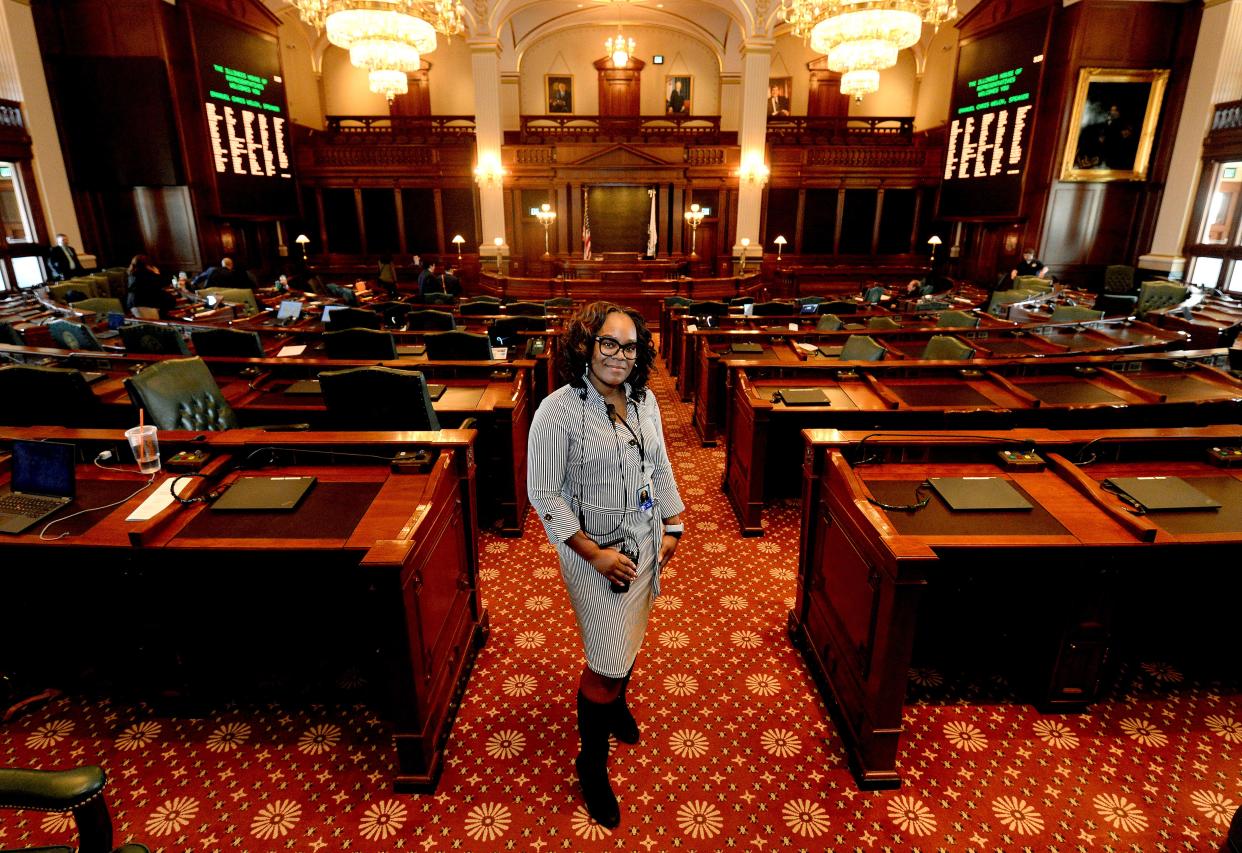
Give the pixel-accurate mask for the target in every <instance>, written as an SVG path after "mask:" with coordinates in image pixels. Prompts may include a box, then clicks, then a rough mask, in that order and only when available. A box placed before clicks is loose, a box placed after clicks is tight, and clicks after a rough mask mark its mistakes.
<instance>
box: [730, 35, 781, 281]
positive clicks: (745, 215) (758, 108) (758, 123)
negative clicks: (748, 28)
mask: <svg viewBox="0 0 1242 853" xmlns="http://www.w3.org/2000/svg"><path fill="white" fill-rule="evenodd" d="M771 70H772V39H770V38H751V39H749V40H747V42H746V43H745V44H744V45H743V46H742V97H741V111H740V118H739V121H738V129H737V141H738V147H739V148H741V152H742V160H741V166H740V170H739V172H740V174H739V177H738V195H737V219H736V220H735V221H736V223H737V227H736V228H735V229H734V233H735V239H736V240H737V242H736V243H735V244H734V245H733V256H734V257H735V258H736V257H738V256H739V255H740V254H741V252H742V245H741V240H742V238H743V237H746V238H749V240H750V247H749V248H748V249H747V258H748V262H754V261H756V260H757V259H758V258H759V257H760V256H761V255H762V252H763V235H762V234H760V233H759V223H760V219H761V218H762V217H761V214H762V206H763V187H764V185H765V184H766V182H767V163H766V160H765V151H766V146H767V135H768V116H767V98H768V74H769V73H770V72H771Z"/></svg>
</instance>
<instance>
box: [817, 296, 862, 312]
mask: <svg viewBox="0 0 1242 853" xmlns="http://www.w3.org/2000/svg"><path fill="white" fill-rule="evenodd" d="M819 313H821V314H857V313H858V306H857V305H855V304H854V303H853V302H844V301H842V300H839V299H834V300H831V301H829V302H821V303H819Z"/></svg>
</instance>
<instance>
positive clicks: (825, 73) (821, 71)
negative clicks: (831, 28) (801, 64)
mask: <svg viewBox="0 0 1242 853" xmlns="http://www.w3.org/2000/svg"><path fill="white" fill-rule="evenodd" d="M807 69H808V70H809V71H810V72H811V75H810V82H809V84H808V85H809V87H810V88H809V89H808V91H807V99H806V114H807V115H808V116H847V115H849V114H850V96H849V95H843V94H841V75H840V74H839V73H838V72H836V71H830V70H829V69H828V61H827V57H820V58H818V59H815V60H812V61H811V62H808V63H807Z"/></svg>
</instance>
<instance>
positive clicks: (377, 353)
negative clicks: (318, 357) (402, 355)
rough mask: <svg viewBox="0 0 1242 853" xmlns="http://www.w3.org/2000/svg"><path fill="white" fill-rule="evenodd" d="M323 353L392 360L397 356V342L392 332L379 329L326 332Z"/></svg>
mask: <svg viewBox="0 0 1242 853" xmlns="http://www.w3.org/2000/svg"><path fill="white" fill-rule="evenodd" d="M323 354H324V355H326V356H327V357H328V358H348V359H375V360H376V361H391V360H392V359H394V358H396V357H397V342H396V340H395V339H394V338H393V336H392V333H391V332H381V331H379V330H378V329H345V330H344V331H340V332H324V333H323Z"/></svg>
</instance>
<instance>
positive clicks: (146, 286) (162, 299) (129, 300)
mask: <svg viewBox="0 0 1242 853" xmlns="http://www.w3.org/2000/svg"><path fill="white" fill-rule="evenodd" d="M127 272H128V273H129V277H128V281H129V290H128V292H127V294H126V297H125V307H126V308H128V309H130V310H131V311H132V310H133V309H134V308H157V309H159V312H160V317H161V318H164V317H167V316H168V312H169V311H171V310H172V309H173V307H174V306H175V305H176V304H177V297H175V296H173V294H172V291H170V290H169V289H168V288H166V287H165V286H164V280H163V278H161V277H160V270H159V267H157V266H156V265H155V264H153V263H151V260H150V258H148V257H147V256H146V255H134V257H133V260H131V261H130V262H129V269H128V270H127Z"/></svg>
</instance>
